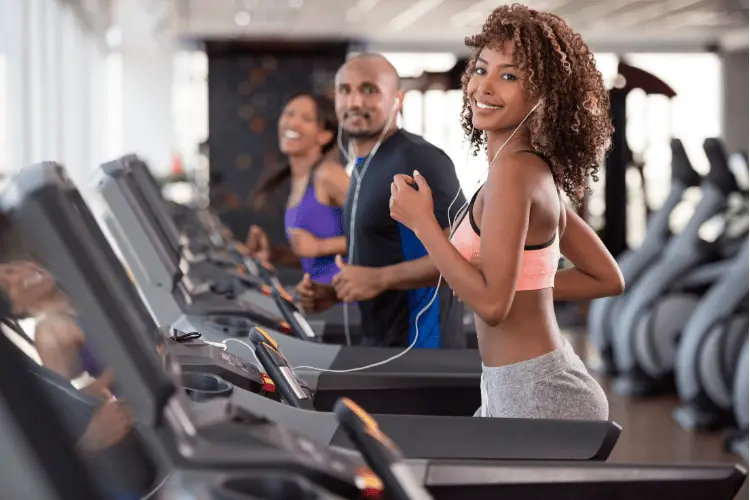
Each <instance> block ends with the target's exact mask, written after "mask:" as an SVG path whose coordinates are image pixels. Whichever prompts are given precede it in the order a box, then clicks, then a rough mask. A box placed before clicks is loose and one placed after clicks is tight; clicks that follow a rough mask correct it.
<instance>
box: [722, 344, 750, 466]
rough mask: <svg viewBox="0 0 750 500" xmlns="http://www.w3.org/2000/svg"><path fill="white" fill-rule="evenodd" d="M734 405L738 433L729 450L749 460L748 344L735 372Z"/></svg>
mask: <svg viewBox="0 0 750 500" xmlns="http://www.w3.org/2000/svg"><path fill="white" fill-rule="evenodd" d="M732 389H733V392H732V404H733V406H734V419H735V422H736V423H737V431H736V432H735V433H734V434H733V435H732V436H730V437H729V439H728V440H727V448H728V449H729V451H731V452H732V453H734V454H735V455H737V456H739V457H742V459H743V460H744V461H745V463H747V459H748V424H749V423H750V415H749V413H750V401H749V400H750V362H749V360H748V342H747V341H746V342H745V345H744V347H743V348H742V352H741V354H740V358H739V360H738V361H737V367H736V369H735V372H734V385H733V388H732Z"/></svg>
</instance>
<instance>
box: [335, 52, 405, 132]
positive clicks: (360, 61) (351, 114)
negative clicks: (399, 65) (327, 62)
mask: <svg viewBox="0 0 750 500" xmlns="http://www.w3.org/2000/svg"><path fill="white" fill-rule="evenodd" d="M397 99H398V101H397ZM402 101H403V91H402V90H401V79H400V78H399V76H398V71H396V68H395V67H394V66H393V64H391V63H390V62H389V61H388V59H386V58H385V57H383V56H382V55H381V54H374V53H362V54H357V55H355V56H353V57H351V58H350V59H349V60H347V61H346V62H345V63H344V64H343V65H342V66H341V68H339V70H338V72H337V73H336V113H337V115H338V118H339V122H340V123H341V124H342V126H343V128H344V130H345V131H346V133H347V134H349V136H350V137H352V138H354V139H367V138H372V137H376V136H379V135H380V133H381V132H382V131H383V128H385V126H386V124H387V123H388V120H389V118H391V123H392V124H395V121H396V120H395V119H394V118H395V117H393V114H395V113H396V112H397V111H398V110H399V109H400V108H401V102H402Z"/></svg>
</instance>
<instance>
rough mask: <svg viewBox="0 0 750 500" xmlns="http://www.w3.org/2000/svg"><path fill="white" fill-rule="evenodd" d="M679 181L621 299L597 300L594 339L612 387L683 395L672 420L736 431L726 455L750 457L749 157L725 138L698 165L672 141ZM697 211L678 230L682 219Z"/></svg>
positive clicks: (625, 265) (629, 266) (627, 258)
mask: <svg viewBox="0 0 750 500" xmlns="http://www.w3.org/2000/svg"><path fill="white" fill-rule="evenodd" d="M671 146H672V182H671V190H670V192H669V195H668V197H667V199H666V201H665V202H664V204H663V206H662V207H661V209H660V210H658V211H656V212H655V213H653V214H652V217H651V219H650V221H649V224H648V226H647V231H646V235H645V238H644V241H643V244H642V245H640V246H639V247H638V248H636V249H634V250H632V251H628V252H626V253H624V254H623V255H622V256H620V257H619V259H618V260H619V263H620V268H621V269H622V273H623V275H624V278H625V282H626V283H627V288H626V290H625V293H624V294H623V295H620V296H617V297H610V298H605V299H599V300H596V301H594V302H593V303H592V305H591V309H590V313H589V318H588V321H589V325H588V327H589V334H590V339H591V341H592V344H594V346H595V347H596V348H597V349H598V351H599V353H600V354H601V359H602V364H601V367H600V368H601V369H602V371H603V372H605V373H607V374H608V375H610V376H612V377H613V379H614V390H615V391H616V392H618V393H620V394H624V395H628V396H632V397H646V396H651V395H657V394H665V393H675V392H676V393H677V395H678V396H679V399H680V406H679V407H678V408H676V409H675V410H674V413H673V418H674V420H675V421H676V422H677V423H678V424H679V425H681V426H682V427H683V428H685V429H687V430H691V431H715V430H719V429H727V428H728V429H731V430H730V433H729V437H728V439H727V441H726V444H727V448H728V450H729V451H731V452H733V453H736V454H737V455H738V456H740V457H742V458H743V459H744V460H745V462H747V459H748V378H749V376H750V375H749V374H748V281H749V280H750V272H749V271H750V270H749V269H748V262H749V260H750V258H749V257H750V256H749V255H748V184H747V179H748V159H747V153H743V152H738V153H735V154H732V155H728V154H727V151H726V149H725V147H724V145H723V143H722V142H721V140H719V139H714V138H710V139H707V140H706V141H705V143H704V144H703V150H704V152H705V155H706V157H707V159H708V163H709V166H710V169H709V171H708V172H707V173H706V174H705V175H700V174H699V173H698V172H696V171H695V169H693V167H692V165H691V163H690V160H689V159H688V156H687V154H686V153H685V150H684V147H683V144H682V143H681V142H680V141H679V140H677V139H674V140H673V141H672V145H671ZM685 210H688V211H690V210H691V211H692V216H690V218H689V220H688V222H687V224H686V225H685V226H684V227H683V228H681V229H677V228H675V227H674V224H673V221H674V217H675V215H676V214H678V213H679V212H683V213H684V212H685Z"/></svg>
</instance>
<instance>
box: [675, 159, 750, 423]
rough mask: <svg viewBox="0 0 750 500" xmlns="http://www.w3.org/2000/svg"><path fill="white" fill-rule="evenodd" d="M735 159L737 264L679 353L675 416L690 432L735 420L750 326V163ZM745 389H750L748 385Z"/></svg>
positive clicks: (729, 234) (697, 315) (698, 314)
mask: <svg viewBox="0 0 750 500" xmlns="http://www.w3.org/2000/svg"><path fill="white" fill-rule="evenodd" d="M714 154H718V155H721V154H723V150H721V149H717V150H716V151H714ZM733 157H735V165H734V167H730V168H731V169H732V170H733V172H734V174H735V177H736V178H738V179H739V182H738V183H739V184H743V185H741V186H740V189H742V190H743V194H744V199H743V200H742V203H740V204H739V207H737V209H736V214H735V216H734V217H730V218H728V219H727V223H728V224H729V227H728V229H727V230H726V232H725V233H726V234H725V235H724V239H725V240H730V241H729V244H728V245H726V248H725V250H726V251H727V253H729V254H731V253H734V254H735V255H734V257H732V258H731V265H730V266H729V267H728V269H727V270H726V271H725V272H724V273H723V275H722V276H721V278H720V279H719V281H717V283H716V284H715V285H714V286H713V287H712V288H711V289H710V291H709V292H708V294H707V295H706V296H705V298H704V299H703V300H702V301H701V303H700V304H699V305H698V307H697V308H696V310H695V312H694V313H693V314H692V315H691V316H690V319H689V321H688V323H687V324H686V325H685V330H684V332H683V335H682V339H681V341H680V345H679V347H678V349H677V361H676V364H675V381H676V383H677V392H678V394H679V396H680V399H681V401H682V406H681V407H680V408H678V409H677V410H675V412H674V414H673V416H674V419H675V420H676V421H677V422H678V423H679V424H680V425H681V426H682V427H684V428H685V429H688V430H708V429H715V428H718V427H723V426H725V425H729V424H730V423H731V422H732V420H733V418H734V415H733V414H732V406H733V385H734V384H735V380H734V379H735V372H736V371H737V370H736V367H737V363H738V360H739V353H740V352H741V350H742V347H743V345H744V344H745V343H746V342H747V332H748V327H750V320H749V318H748V295H749V293H750V287H748V281H747V277H748V274H749V273H750V266H749V265H748V259H750V253H749V252H748V239H747V238H748V215H747V208H748V207H747V205H748V202H747V185H746V184H745V183H744V182H743V181H742V179H743V178H744V179H747V174H748V164H747V162H746V161H742V160H743V159H742V158H741V157H737V156H736V155H733ZM727 164H728V165H729V164H730V163H729V162H727ZM743 174H744V175H743ZM733 233H736V236H735V234H733ZM737 244H738V245H739V249H738V250H737V251H735V249H734V248H733V246H735V245H737ZM743 385H744V386H745V387H747V381H745V382H744V384H743ZM745 399H747V395H745ZM745 406H747V405H745ZM745 414H747V412H745Z"/></svg>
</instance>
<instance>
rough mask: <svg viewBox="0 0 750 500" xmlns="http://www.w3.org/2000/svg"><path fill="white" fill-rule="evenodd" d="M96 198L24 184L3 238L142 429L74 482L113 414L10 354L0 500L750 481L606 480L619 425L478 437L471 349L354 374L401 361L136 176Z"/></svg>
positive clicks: (402, 499)
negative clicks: (32, 262) (92, 431)
mask: <svg viewBox="0 0 750 500" xmlns="http://www.w3.org/2000/svg"><path fill="white" fill-rule="evenodd" d="M91 187H93V189H92V193H93V194H92V196H95V197H96V199H94V198H92V199H91V200H88V203H87V201H86V200H84V197H83V196H82V194H81V192H80V191H79V190H78V189H77V187H76V186H75V185H74V183H73V182H72V181H71V180H70V178H69V177H68V175H67V173H66V170H65V168H64V167H63V166H61V165H59V164H56V163H42V164H38V165H33V166H29V167H26V168H24V169H22V170H21V171H20V173H19V174H17V175H16V177H15V178H14V179H13V180H12V181H11V183H10V185H9V186H7V188H6V189H5V190H4V191H3V192H2V194H0V211H2V214H3V215H4V216H5V217H6V218H7V220H8V222H9V223H8V224H7V227H5V228H4V229H3V231H4V233H5V237H8V238H11V237H12V238H11V239H15V238H22V240H23V244H24V246H25V247H26V248H27V249H28V253H29V254H31V255H33V256H34V258H35V259H36V260H37V261H38V262H39V263H40V264H41V265H42V266H44V267H45V268H46V269H47V270H49V271H50V272H51V273H52V274H53V275H54V276H55V277H56V279H57V280H58V282H59V284H60V286H61V287H62V288H63V289H64V291H65V292H66V294H67V295H68V296H69V297H70V298H71V300H72V302H73V303H74V306H75V308H76V310H77V311H78V314H79V317H80V322H81V326H82V328H83V329H84V331H85V332H86V335H87V342H88V343H89V344H90V345H91V347H92V348H93V350H94V352H95V353H96V354H97V355H98V356H99V357H100V358H101V359H102V360H103V362H104V363H105V364H106V365H107V366H108V367H110V368H112V369H113V370H114V371H115V373H116V378H117V382H116V387H115V390H114V392H115V394H117V397H118V398H124V400H126V401H127V402H128V404H129V406H130V407H131V408H132V409H133V412H134V414H135V417H136V420H137V422H138V425H137V428H136V431H135V432H134V433H133V436H132V439H129V440H126V442H125V443H124V444H123V445H122V446H116V447H115V449H113V450H110V451H109V453H107V454H105V455H106V456H98V457H96V459H95V460H83V462H82V459H81V457H79V456H78V455H77V454H76V453H75V452H74V451H73V448H72V446H71V443H72V442H73V441H72V439H67V438H66V437H65V433H66V432H67V431H66V430H65V429H66V428H67V427H66V422H70V421H75V420H78V421H80V420H81V419H83V420H85V419H86V418H90V417H91V415H92V413H93V411H94V410H95V409H96V408H97V407H98V405H101V404H102V401H98V400H96V398H92V397H83V395H81V394H80V393H79V392H78V391H76V390H75V389H74V388H73V387H72V386H71V385H70V383H68V382H67V381H62V380H58V379H55V378H54V377H52V376H50V375H49V374H48V373H46V372H44V371H41V370H37V369H32V368H29V366H30V365H29V363H28V360H25V359H21V358H22V357H23V353H22V352H21V351H20V350H19V349H16V348H14V344H12V343H11V342H9V341H8V339H7V338H6V337H5V336H0V347H1V348H0V370H2V371H4V373H2V375H0V391H1V392H2V394H0V396H2V397H0V425H4V426H6V429H8V430H9V432H6V433H5V435H12V436H14V439H12V440H11V442H10V444H9V445H8V446H2V447H0V456H2V457H3V460H4V462H5V463H4V466H3V467H2V468H0V474H1V475H0V477H2V483H3V484H2V486H1V487H2V489H3V498H9V499H15V498H19V499H21V498H23V499H28V498H34V499H47V498H49V499H55V500H59V499H66V500H67V499H73V498H75V499H80V498H87V499H98V498H122V497H121V496H120V497H116V496H113V495H111V494H110V495H108V494H107V492H111V491H119V492H122V491H127V492H130V493H132V494H133V496H131V497H128V498H139V499H144V500H145V499H146V498H162V499H167V498H200V499H204V498H206V499H247V500H298V499H299V500H329V499H330V500H340V499H366V498H372V499H378V498H383V499H395V500H410V499H411V500H421V499H430V498H432V499H446V500H447V499H462V500H463V499H465V498H473V499H493V500H494V499H498V498H503V499H509V500H510V499H535V500H536V499H570V500H573V499H575V500H588V499H600V498H605V499H608V500H614V499H623V500H624V499H628V500H631V499H633V498H639V497H647V498H667V495H675V496H676V497H677V498H681V499H683V500H691V499H701V500H704V499H711V500H731V499H732V498H734V496H735V495H736V493H737V492H738V490H739V489H740V488H741V487H742V485H743V484H744V482H745V481H746V475H747V473H746V470H745V469H744V468H743V467H741V466H739V465H731V464H721V465H648V464H630V463H629V464H616V463H610V462H608V458H609V456H610V454H611V452H612V450H613V448H614V447H615V445H616V444H617V441H618V439H619V437H620V434H621V428H620V426H619V425H618V424H617V423H616V422H612V421H572V420H559V421H556V420H538V419H528V420H526V419H495V418H474V417H472V415H473V413H474V412H475V410H476V409H477V408H478V407H479V404H480V392H479V378H480V374H481V361H480V358H479V355H478V353H477V351H476V350H475V349H465V350H464V349H462V350H411V351H409V352H407V353H406V354H404V355H403V356H400V357H398V358H396V359H394V360H393V361H391V362H389V363H385V364H379V365H377V366H374V367H372V368H369V369H366V370H356V368H358V367H362V366H365V365H371V364H377V363H378V362H379V361H383V360H385V359H388V358H390V357H392V356H393V355H394V354H397V353H398V352H400V350H398V349H390V348H375V347H350V346H345V345H338V344H334V343H330V342H328V340H329V335H331V334H330V331H331V330H330V329H329V328H328V325H326V324H323V322H322V321H319V320H318V321H309V320H308V318H306V317H305V315H304V314H303V313H302V312H301V311H300V309H299V308H298V307H297V306H296V304H295V303H294V301H293V298H292V297H291V296H290V295H289V293H288V292H287V291H286V290H285V289H284V288H283V287H282V286H280V284H279V283H278V280H277V279H276V278H275V276H274V275H273V273H271V272H270V271H269V270H268V269H265V268H263V267H262V266H260V265H259V263H258V262H256V261H254V260H253V259H251V258H249V257H248V256H247V255H244V254H243V253H242V251H241V248H238V246H237V245H236V243H235V242H233V241H231V240H230V239H229V238H227V233H226V231H224V230H223V227H222V225H221V223H220V221H219V220H218V219H217V218H216V216H215V215H214V214H212V213H211V212H210V211H209V210H204V209H197V208H190V207H185V206H176V205H173V204H168V203H166V202H165V200H164V199H163V198H162V196H161V192H160V190H159V187H158V186H157V184H156V182H155V179H154V178H153V177H152V176H151V174H150V172H149V169H148V167H147V166H146V165H145V164H144V163H143V162H142V161H141V160H139V159H138V158H137V157H135V156H126V157H123V158H121V159H118V160H117V161H113V162H110V163H107V164H105V165H102V166H101V168H99V169H98V170H97V172H96V175H95V176H94V178H93V180H92V186H91ZM93 203H97V207H101V208H102V209H103V210H104V211H103V213H97V216H96V217H95V215H94V213H93V212H92V210H90V206H94V205H93ZM11 233H12V234H11ZM336 328H338V327H336ZM327 332H328V333H327ZM334 336H335V334H334ZM19 372H22V373H19ZM60 401H64V402H65V404H60ZM53 407H54V408H53ZM41 416H44V418H42V417H41ZM48 421H49V422H48ZM11 431H12V432H11ZM15 438H17V439H15ZM14 460H15V463H16V464H15V465H12V464H9V462H13V461H14ZM18 464H25V465H24V470H27V471H28V472H26V473H19V469H18V466H19V465H18Z"/></svg>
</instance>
